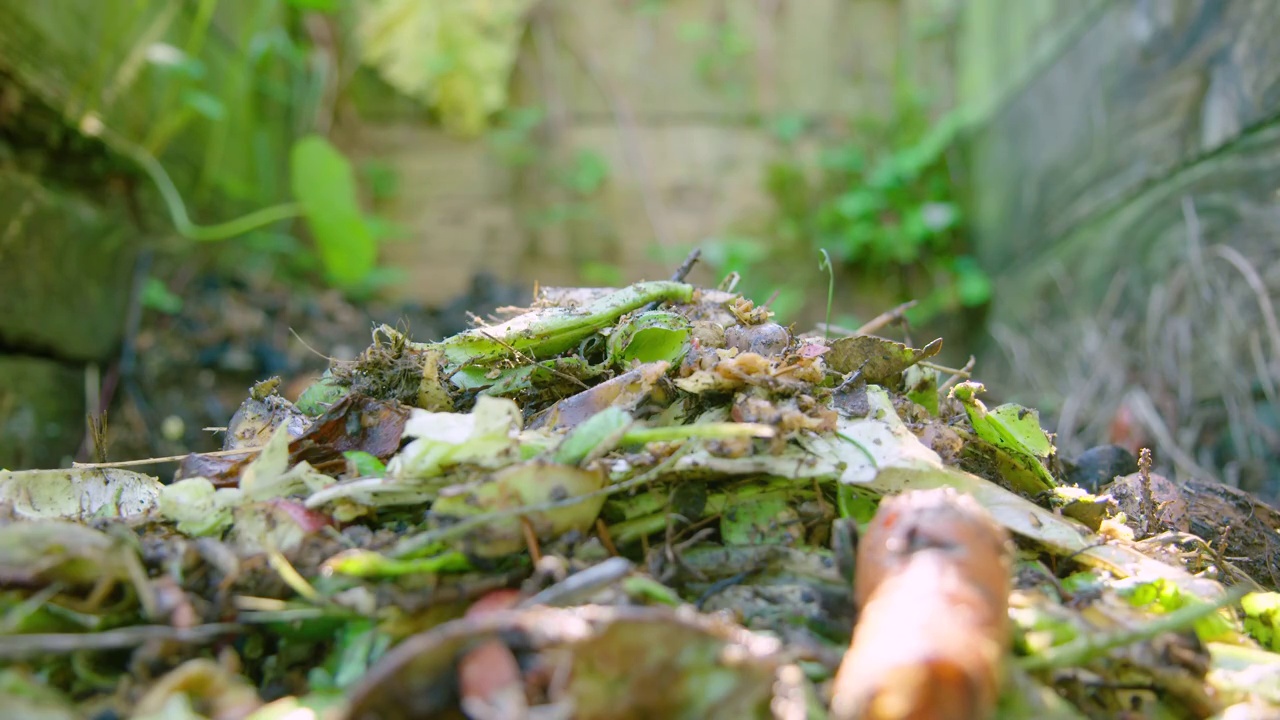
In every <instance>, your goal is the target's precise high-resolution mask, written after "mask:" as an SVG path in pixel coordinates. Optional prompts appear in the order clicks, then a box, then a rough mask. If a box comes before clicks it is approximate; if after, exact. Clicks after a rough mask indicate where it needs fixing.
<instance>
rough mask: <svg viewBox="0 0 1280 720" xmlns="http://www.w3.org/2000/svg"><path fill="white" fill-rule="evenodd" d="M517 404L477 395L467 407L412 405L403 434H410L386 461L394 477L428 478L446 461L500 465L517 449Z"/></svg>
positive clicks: (490, 465) (509, 458)
mask: <svg viewBox="0 0 1280 720" xmlns="http://www.w3.org/2000/svg"><path fill="white" fill-rule="evenodd" d="M521 422H522V420H521V417H520V408H519V407H517V406H516V404H515V403H513V402H511V401H510V400H504V399H500V398H492V397H486V396H481V397H480V398H478V399H477V400H476V406H475V408H474V409H473V410H472V411H471V412H470V413H433V412H427V411H425V410H417V409H415V410H413V412H412V413H411V414H410V415H409V420H408V421H407V422H405V425H404V436H405V437H410V438H415V439H414V440H413V441H412V442H410V443H409V444H408V445H406V446H405V447H404V449H403V450H401V451H400V454H398V455H396V456H395V457H394V458H393V459H392V460H391V462H390V464H388V466H387V471H388V472H389V473H390V474H391V475H394V476H397V477H414V478H429V477H435V476H437V475H439V474H440V473H441V472H442V470H443V469H444V468H445V467H446V466H448V465H456V464H459V463H470V464H474V465H477V466H480V467H500V466H502V465H505V464H506V463H507V462H509V461H510V460H511V458H512V453H514V452H515V450H516V441H515V435H516V433H518V432H519V431H520V425H521Z"/></svg>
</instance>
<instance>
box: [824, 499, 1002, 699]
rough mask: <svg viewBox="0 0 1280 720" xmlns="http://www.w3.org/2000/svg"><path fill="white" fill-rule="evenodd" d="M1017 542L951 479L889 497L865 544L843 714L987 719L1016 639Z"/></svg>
mask: <svg viewBox="0 0 1280 720" xmlns="http://www.w3.org/2000/svg"><path fill="white" fill-rule="evenodd" d="M1010 550H1011V543H1010V541H1009V536H1008V533H1007V532H1005V530H1004V528H1002V527H1000V526H999V525H997V524H996V523H995V521H994V520H992V518H991V516H990V515H988V514H987V512H986V511H985V510H983V509H982V506H981V505H979V504H977V503H976V502H974V501H973V499H972V498H971V497H969V496H967V495H959V494H957V493H956V492H955V491H954V490H952V489H951V488H938V489H935V490H915V491H908V492H905V493H902V494H901V495H897V496H895V497H891V498H886V499H885V500H884V501H883V502H881V503H880V508H879V510H878V511H877V512H876V516H875V517H874V518H873V519H872V521H871V524H870V525H869V526H868V528H867V531H866V533H865V535H863V536H862V538H861V540H860V541H859V545H858V560H857V577H856V579H855V580H854V600H855V602H856V603H857V606H858V609H859V615H858V624H857V627H856V628H855V630H854V635H853V644H852V646H851V647H850V648H849V652H848V653H847V654H846V655H845V657H844V661H843V662H842V663H841V664H840V669H839V671H838V673H837V674H836V677H835V692H834V696H833V698H832V701H831V716H832V717H833V718H839V719H845V718H868V719H869V720H872V719H874V720H888V719H889V718H919V719H920V720H926V719H931V718H937V719H939V720H941V719H943V718H955V719H956V720H961V719H962V718H983V717H989V716H990V715H991V712H992V710H993V709H994V708H995V704H996V698H997V696H998V693H999V689H1000V681H1001V671H1002V667H1001V665H1002V663H1003V660H1004V656H1005V654H1006V653H1007V652H1008V647H1009V589H1010V588H1009V586H1010V570H1011V562H1010V561H1011V555H1012V553H1011V552H1010Z"/></svg>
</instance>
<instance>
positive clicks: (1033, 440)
mask: <svg viewBox="0 0 1280 720" xmlns="http://www.w3.org/2000/svg"><path fill="white" fill-rule="evenodd" d="M983 389H984V388H983V387H982V385H981V384H980V383H975V382H962V383H960V384H959V385H956V386H955V387H954V388H952V389H951V397H954V398H955V399H957V400H959V401H960V403H961V404H962V405H964V409H965V411H966V412H967V413H968V414H969V422H970V423H972V424H973V431H974V432H975V433H977V435H978V437H979V438H981V439H983V440H985V441H987V442H989V443H991V444H992V445H995V446H996V447H998V448H1000V449H1001V450H1004V451H1005V452H1007V453H1009V454H1010V455H1011V456H1013V457H1015V458H1018V459H1022V460H1024V461H1026V464H1027V466H1028V467H1029V468H1030V469H1031V470H1032V471H1033V472H1035V474H1036V476H1038V477H1039V478H1040V480H1041V482H1042V483H1043V484H1044V488H1043V489H1045V490H1049V489H1052V488H1053V487H1054V486H1055V485H1056V484H1057V483H1055V482H1054V480H1053V476H1052V475H1050V474H1049V470H1048V469H1047V468H1045V466H1044V462H1045V461H1046V460H1048V459H1049V456H1050V455H1052V454H1053V452H1054V447H1053V443H1052V442H1051V441H1050V440H1049V436H1048V435H1047V434H1045V431H1044V429H1043V428H1041V427H1040V413H1039V412H1038V411H1036V410H1031V409H1028V408H1025V407H1022V406H1021V405H1014V404H1012V403H1009V404H1005V405H1001V406H999V407H997V408H995V409H993V410H988V409H987V406H986V405H984V404H983V403H982V401H981V400H979V399H978V398H977V394H978V393H980V392H982V390H983Z"/></svg>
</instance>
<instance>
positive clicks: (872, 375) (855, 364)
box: [823, 335, 942, 385]
mask: <svg viewBox="0 0 1280 720" xmlns="http://www.w3.org/2000/svg"><path fill="white" fill-rule="evenodd" d="M941 350H942V338H938V339H937V340H934V341H933V342H931V343H929V344H928V345H925V346H924V347H923V348H921V349H919V350H916V349H914V348H909V347H907V346H906V345H903V344H902V343H899V342H894V341H892V340H885V339H884V338H878V337H875V336H874V335H858V336H855V337H847V338H840V339H839V340H836V341H834V342H832V343H831V352H829V353H827V354H826V355H824V356H823V359H824V360H826V362H827V367H829V368H831V369H832V370H835V371H836V372H838V373H845V374H848V373H851V372H857V371H859V370H861V371H862V377H863V379H864V380H866V381H867V382H868V383H871V384H873V385H880V384H883V383H885V382H888V381H889V380H891V379H893V378H894V377H896V376H897V375H898V373H901V372H902V371H903V370H906V369H907V368H909V367H911V366H912V365H915V364H916V363H918V362H920V361H921V360H924V359H925V358H930V357H933V356H934V355H937V354H938V352H939V351H941Z"/></svg>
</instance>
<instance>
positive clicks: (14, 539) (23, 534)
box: [0, 520, 132, 586]
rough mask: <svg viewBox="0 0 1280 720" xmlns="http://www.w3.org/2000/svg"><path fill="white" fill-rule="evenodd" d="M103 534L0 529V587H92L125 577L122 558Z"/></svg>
mask: <svg viewBox="0 0 1280 720" xmlns="http://www.w3.org/2000/svg"><path fill="white" fill-rule="evenodd" d="M126 552H132V550H129V549H127V548H126V547H124V546H123V545H122V544H121V543H119V542H117V541H116V540H113V539H112V538H111V537H110V536H108V535H107V534H106V533H103V532H100V531H98V530H94V529H93V528H89V527H86V526H84V525H81V524H79V523H75V522H69V521H64V520H29V521H25V522H17V523H13V524H10V525H0V586H5V585H18V586H33V585H44V584H47V583H51V582H62V583H66V584H68V585H92V584H93V583H96V582H98V581H100V580H103V579H109V578H115V579H119V580H123V579H125V578H126V577H128V570H127V566H126V564H125V560H124V553H126Z"/></svg>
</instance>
